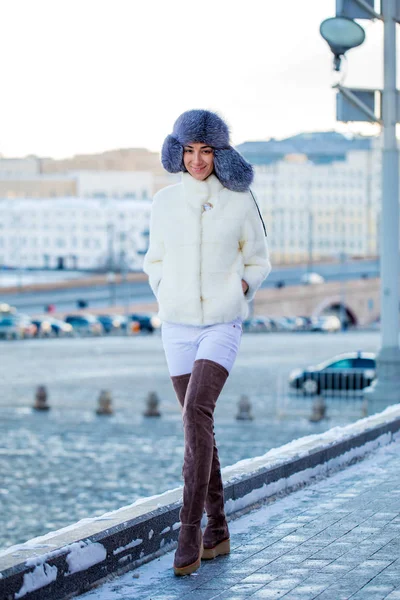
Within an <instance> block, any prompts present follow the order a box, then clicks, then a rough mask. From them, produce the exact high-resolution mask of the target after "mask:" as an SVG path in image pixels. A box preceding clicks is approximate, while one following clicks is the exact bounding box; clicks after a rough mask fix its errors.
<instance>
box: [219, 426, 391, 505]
mask: <svg viewBox="0 0 400 600" xmlns="http://www.w3.org/2000/svg"><path fill="white" fill-rule="evenodd" d="M397 439H400V432H399V433H397V434H395V435H393V436H392V434H390V433H386V434H383V435H381V436H380V437H379V438H377V439H375V440H372V441H370V442H367V443H366V444H364V445H363V446H360V447H358V448H352V449H351V450H349V451H348V452H345V453H344V454H341V455H340V456H337V457H336V458H332V459H331V460H329V461H327V462H325V463H323V464H320V465H317V466H315V467H313V468H308V469H303V470H302V471H299V472H297V473H294V474H293V475H291V476H290V477H283V478H281V479H279V480H278V481H273V482H272V483H269V484H264V485H263V486H262V487H260V488H257V489H254V490H252V491H251V492H249V493H248V494H246V495H245V496H242V497H241V498H238V499H237V500H227V502H226V503H225V512H226V514H227V515H230V514H232V513H234V512H237V511H240V510H242V509H244V508H246V507H248V506H250V505H252V504H255V503H257V502H259V501H260V500H263V499H265V498H268V497H271V496H276V495H277V494H279V493H282V492H285V491H288V490H290V489H293V488H296V487H299V486H302V485H305V484H307V483H309V482H310V481H311V480H313V479H315V478H320V477H324V476H327V475H328V474H329V472H330V471H335V470H337V469H339V468H340V467H342V466H343V465H347V464H349V463H351V462H352V461H354V460H356V459H359V458H361V457H362V456H365V455H366V454H369V453H371V452H372V451H373V450H376V449H377V448H379V447H380V446H386V445H388V444H390V442H391V441H392V440H397Z"/></svg>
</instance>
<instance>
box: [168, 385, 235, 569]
mask: <svg viewBox="0 0 400 600" xmlns="http://www.w3.org/2000/svg"><path fill="white" fill-rule="evenodd" d="M190 375H191V373H187V374H185V375H177V376H173V377H171V380H172V384H173V386H174V390H175V393H176V397H177V398H178V401H179V404H180V405H181V407H182V408H183V406H184V403H185V395H186V390H187V386H188V384H189V380H190ZM206 511H207V517H208V523H207V527H206V529H205V531H204V536H203V555H202V558H203V559H204V560H210V559H213V558H216V557H217V556H219V555H221V554H229V552H230V542H229V530H228V524H227V522H226V517H225V511H224V487H223V483H222V476H221V465H220V462H219V457H218V449H217V445H216V443H215V436H214V431H213V458H212V464H211V473H210V481H209V483H208V491H207V498H206Z"/></svg>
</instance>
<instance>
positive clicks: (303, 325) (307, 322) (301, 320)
mask: <svg viewBox="0 0 400 600" xmlns="http://www.w3.org/2000/svg"><path fill="white" fill-rule="evenodd" d="M297 321H298V330H299V331H311V328H312V318H311V317H305V316H303V315H302V316H300V317H297Z"/></svg>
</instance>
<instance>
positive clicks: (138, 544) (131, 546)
mask: <svg viewBox="0 0 400 600" xmlns="http://www.w3.org/2000/svg"><path fill="white" fill-rule="evenodd" d="M140 544H143V540H141V539H140V538H139V539H137V540H133V541H132V542H130V543H129V544H127V545H126V546H120V547H119V548H117V549H116V550H114V552H113V554H120V553H121V552H123V551H124V550H129V549H130V548H135V546H140Z"/></svg>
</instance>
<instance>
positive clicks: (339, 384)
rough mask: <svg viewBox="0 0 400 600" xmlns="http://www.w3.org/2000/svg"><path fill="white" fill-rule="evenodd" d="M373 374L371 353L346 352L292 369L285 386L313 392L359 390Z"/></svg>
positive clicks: (374, 374)
mask: <svg viewBox="0 0 400 600" xmlns="http://www.w3.org/2000/svg"><path fill="white" fill-rule="evenodd" d="M375 377H376V363H375V354H372V353H370V352H348V353H346V354H341V355H338V356H335V357H334V358H332V359H330V360H327V361H325V362H323V363H320V364H319V365H316V366H311V367H307V369H304V370H302V369H296V370H294V371H292V373H291V374H290V376H289V386H290V387H291V388H294V389H296V390H301V391H302V392H303V394H304V395H308V396H313V395H315V394H320V393H322V392H326V391H330V392H335V391H349V390H352V391H355V390H362V389H364V388H365V387H367V386H369V385H371V383H372V381H373V380H374V379H375Z"/></svg>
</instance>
